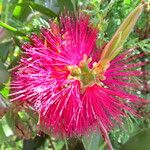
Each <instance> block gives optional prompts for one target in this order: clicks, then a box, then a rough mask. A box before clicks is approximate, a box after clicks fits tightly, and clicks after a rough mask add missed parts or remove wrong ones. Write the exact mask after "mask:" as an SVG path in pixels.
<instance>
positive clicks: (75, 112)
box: [11, 15, 145, 138]
mask: <svg viewBox="0 0 150 150" xmlns="http://www.w3.org/2000/svg"><path fill="white" fill-rule="evenodd" d="M97 33H98V30H97V29H96V28H94V27H93V26H92V25H91V24H90V22H89V17H87V16H83V15H80V17H79V18H77V19H75V18H72V17H69V16H67V17H66V16H65V17H62V18H61V19H60V25H58V24H57V23H54V22H51V23H50V28H47V29H46V28H42V29H41V34H40V35H39V36H37V35H35V34H33V35H32V36H31V44H25V45H23V49H24V55H23V56H22V58H21V60H20V64H19V66H18V67H17V68H16V71H15V72H14V73H13V79H12V83H11V87H12V89H13V91H15V92H13V93H12V94H11V95H12V96H13V99H12V101H22V102H23V103H25V104H27V106H31V107H32V108H34V110H35V111H37V112H38V113H39V116H40V118H39V125H40V124H42V125H43V124H44V125H46V127H48V128H49V129H51V131H52V132H53V133H54V134H61V135H65V136H73V135H82V134H84V133H86V132H87V131H89V130H90V129H97V128H99V129H100V130H101V131H102V132H107V131H110V130H111V129H112V128H113V127H114V125H115V124H116V123H118V124H120V123H122V118H123V117H126V116H127V112H130V113H132V114H136V110H135V109H134V108H135V104H136V105H137V104H141V102H142V101H144V100H142V98H140V97H138V96H136V95H134V94H131V92H129V91H131V90H132V91H134V92H136V91H137V90H138V88H140V87H141V84H140V80H139V82H138V83H137V82H135V80H137V79H135V77H140V76H141V75H142V72H141V71H140V70H138V69H137V68H140V67H141V66H142V65H145V63H142V62H140V61H139V59H138V58H139V57H141V56H142V55H143V54H139V55H135V56H130V54H131V53H132V50H129V51H127V52H124V53H123V54H121V55H119V56H117V57H116V58H115V59H114V60H112V61H111V62H110V63H108V64H107V66H105V68H104V66H103V63H102V64H98V61H99V60H100V58H101V55H100V53H101V51H102V50H101V51H100V49H97V48H96V39H97ZM135 59H136V61H135ZM106 138H107V137H106Z"/></svg>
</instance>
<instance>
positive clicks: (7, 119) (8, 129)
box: [1, 112, 13, 137]
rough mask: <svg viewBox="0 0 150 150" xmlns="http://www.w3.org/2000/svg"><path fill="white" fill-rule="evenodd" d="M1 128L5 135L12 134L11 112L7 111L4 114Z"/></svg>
mask: <svg viewBox="0 0 150 150" xmlns="http://www.w3.org/2000/svg"><path fill="white" fill-rule="evenodd" d="M1 123H2V128H3V131H4V133H5V135H6V136H7V137H9V136H11V135H13V130H12V127H13V116H12V114H11V112H7V113H6V115H5V116H4V117H3V118H2V119H1Z"/></svg>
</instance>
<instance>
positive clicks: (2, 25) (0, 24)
mask: <svg viewBox="0 0 150 150" xmlns="http://www.w3.org/2000/svg"><path fill="white" fill-rule="evenodd" d="M0 26H1V27H3V28H5V29H7V30H8V31H11V32H13V33H15V34H17V35H21V36H24V35H25V34H24V33H23V32H21V31H18V30H17V29H16V28H14V27H12V26H10V25H8V24H6V23H4V22H2V21H0Z"/></svg>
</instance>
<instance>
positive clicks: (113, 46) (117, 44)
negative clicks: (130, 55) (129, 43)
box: [101, 4, 143, 61]
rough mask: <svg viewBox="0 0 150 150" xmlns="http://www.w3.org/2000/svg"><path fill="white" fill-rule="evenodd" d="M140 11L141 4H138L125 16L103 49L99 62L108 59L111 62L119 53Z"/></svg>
mask: <svg viewBox="0 0 150 150" xmlns="http://www.w3.org/2000/svg"><path fill="white" fill-rule="evenodd" d="M142 10H143V4H140V5H139V6H137V7H136V8H135V9H134V10H133V11H132V12H131V13H130V14H129V15H128V16H127V18H126V19H125V20H124V21H123V23H122V24H121V25H120V27H119V28H118V30H117V31H116V33H115V34H114V36H113V37H112V39H111V40H110V42H109V43H108V44H107V45H106V47H105V48H104V51H103V53H102V57H101V60H102V59H106V58H107V59H109V61H111V60H112V59H113V58H114V57H115V56H116V55H117V54H118V53H119V52H120V50H121V47H122V46H123V44H124V43H125V41H126V39H127V38H128V36H129V34H130V32H131V31H132V30H133V28H134V26H135V23H136V21H137V20H138V18H139V16H140V14H141V13H142ZM120 34H121V37H120ZM117 38H118V40H117Z"/></svg>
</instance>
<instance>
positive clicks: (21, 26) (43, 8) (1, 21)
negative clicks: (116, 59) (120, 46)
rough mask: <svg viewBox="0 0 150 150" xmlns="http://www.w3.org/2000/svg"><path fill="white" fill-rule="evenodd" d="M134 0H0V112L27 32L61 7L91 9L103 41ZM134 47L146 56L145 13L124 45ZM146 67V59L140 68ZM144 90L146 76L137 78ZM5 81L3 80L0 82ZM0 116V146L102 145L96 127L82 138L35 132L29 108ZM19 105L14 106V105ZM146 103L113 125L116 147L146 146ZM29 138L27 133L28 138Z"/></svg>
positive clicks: (149, 18)
mask: <svg viewBox="0 0 150 150" xmlns="http://www.w3.org/2000/svg"><path fill="white" fill-rule="evenodd" d="M139 2H140V1H139V0H0V26H1V27H0V116H3V114H5V112H6V111H7V108H8V107H9V105H10V103H9V100H8V94H9V82H10V75H9V73H10V72H11V69H12V68H13V67H15V66H16V65H17V63H18V60H19V59H20V56H21V53H22V52H21V49H20V47H21V43H23V42H24V41H28V38H27V37H26V35H30V34H31V33H32V32H37V33H38V32H39V28H40V27H41V26H48V22H47V21H48V20H49V19H50V18H55V17H58V16H59V15H60V14H61V12H63V11H64V8H65V10H67V11H70V12H71V13H74V14H76V12H77V11H78V10H80V11H83V12H85V13H87V14H90V15H91V20H92V22H93V23H94V24H95V25H97V24H98V27H99V29H100V34H99V37H98V38H99V39H98V45H99V46H101V45H103V44H104V43H106V42H108V41H109V40H110V39H111V37H112V36H113V34H114V33H115V31H116V29H117V28H118V26H119V25H120V24H121V22H122V21H123V19H124V18H125V17H126V16H127V15H128V14H129V12H131V11H132V10H133V9H134V8H135V7H136V6H137V5H138V4H139ZM135 46H136V47H137V49H136V50H135V51H134V53H137V54H138V53H141V52H144V53H145V56H144V57H143V58H142V60H141V61H150V13H149V10H148V7H147V9H145V10H144V12H143V13H142V15H141V17H140V19H139V21H138V22H137V24H136V27H135V28H134V31H133V32H132V34H131V35H130V37H129V38H128V40H127V42H126V43H125V45H124V49H127V48H131V47H135ZM141 69H142V71H146V70H150V65H148V66H146V67H142V68H141ZM141 80H142V81H143V86H144V90H142V91H137V94H139V95H140V96H141V97H145V98H147V99H150V76H148V74H145V76H143V77H142V79H141ZM2 83H4V84H2ZM11 107H12V108H11V110H9V111H7V113H6V114H5V115H4V116H3V117H1V119H0V150H14V149H15V150H22V149H24V150H35V149H38V150H49V149H52V150H54V149H55V150H65V149H66V150H67V149H69V150H80V149H85V150H106V149H107V146H106V143H105V142H104V141H103V139H102V137H101V136H100V135H99V134H97V133H91V134H90V135H89V136H85V137H83V138H82V139H79V138H72V139H59V140H58V139H55V138H54V137H53V136H48V135H46V134H44V133H41V135H40V136H37V131H36V123H37V114H33V112H32V110H28V111H26V110H24V111H21V112H19V113H16V112H15V111H14V110H15V109H14V108H13V107H14V106H11ZM18 109H19V108H18ZM149 109H150V107H149V106H148V105H147V106H145V107H142V108H139V112H140V113H141V114H142V116H143V117H142V118H138V119H137V118H134V117H133V116H131V117H130V118H129V119H126V120H125V121H124V122H125V123H124V126H123V128H121V129H120V128H119V127H116V128H115V129H114V130H113V131H112V132H111V133H110V135H109V136H110V139H111V141H112V144H113V147H114V149H116V150H149V149H150V148H149V147H150V144H149V140H150V111H149ZM31 138H32V139H31Z"/></svg>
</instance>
